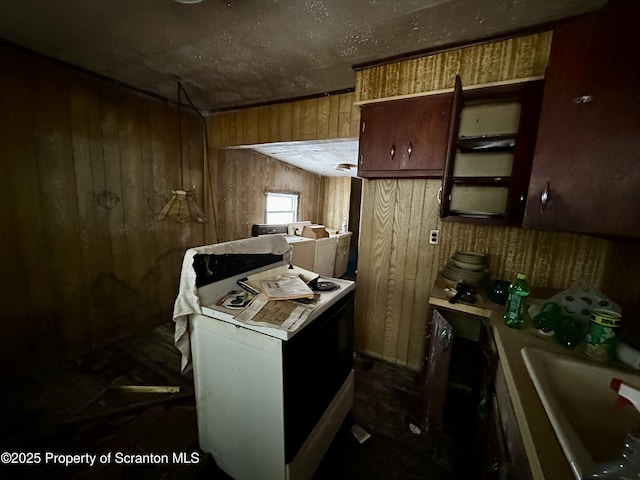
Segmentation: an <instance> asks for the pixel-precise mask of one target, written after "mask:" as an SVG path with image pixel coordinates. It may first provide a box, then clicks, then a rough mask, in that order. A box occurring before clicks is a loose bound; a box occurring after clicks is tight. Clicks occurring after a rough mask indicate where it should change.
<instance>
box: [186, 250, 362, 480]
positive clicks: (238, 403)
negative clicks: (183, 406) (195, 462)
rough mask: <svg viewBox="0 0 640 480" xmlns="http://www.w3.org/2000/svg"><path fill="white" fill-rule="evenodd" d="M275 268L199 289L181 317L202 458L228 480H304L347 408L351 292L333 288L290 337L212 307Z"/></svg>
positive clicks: (345, 285) (342, 284)
mask: <svg viewBox="0 0 640 480" xmlns="http://www.w3.org/2000/svg"><path fill="white" fill-rule="evenodd" d="M217 260H219V259H217ZM237 260H238V258H237V257H234V261H235V262H237ZM282 263H283V262H280V264H282ZM273 265H275V264H273ZM273 265H268V266H265V267H260V268H258V269H256V270H253V271H251V272H241V273H240V274H237V275H233V276H231V277H229V278H225V279H223V280H218V281H216V282H214V283H211V284H208V285H205V286H202V287H200V288H199V289H198V296H199V299H200V305H201V310H202V313H201V314H200V313H196V314H192V315H190V317H189V320H190V331H191V352H192V361H193V371H194V380H195V389H196V407H197V415H198V434H199V440H200V448H201V449H202V450H203V451H205V452H209V453H211V454H212V455H213V457H214V459H215V461H216V463H217V464H218V466H219V467H220V468H221V469H222V470H223V471H225V472H226V473H227V474H229V475H230V476H232V477H233V478H234V479H236V480H255V479H260V480H276V479H277V480H280V479H310V478H311V477H312V475H313V473H314V471H315V470H316V468H317V466H318V464H319V463H320V461H321V460H322V457H323V456H324V454H325V452H326V450H327V448H328V447H329V445H330V443H331V441H332V440H333V437H334V436H335V434H336V432H337V431H338V429H339V427H340V425H341V423H342V422H343V420H344V418H345V416H346V414H347V413H348V411H349V409H350V408H351V405H352V402H353V370H352V365H353V296H354V295H353V290H354V283H353V282H350V281H346V280H339V279H332V281H334V282H335V283H336V284H338V285H339V288H338V289H337V290H334V291H330V292H324V293H321V294H320V299H319V301H318V302H317V304H315V305H314V307H313V311H312V313H311V315H310V316H309V318H308V319H307V320H306V321H304V323H302V324H301V326H299V327H298V328H297V329H295V330H294V331H290V330H286V329H285V330H283V329H281V328H277V327H272V326H262V325H248V324H245V323H243V322H240V321H238V320H237V319H236V318H235V315H234V312H233V311H229V310H228V309H225V308H224V307H221V306H218V305H216V302H218V300H219V299H220V298H222V297H224V296H225V295H226V294H227V293H228V292H229V291H230V290H232V289H238V286H237V284H236V282H237V280H239V279H240V278H242V277H244V276H246V275H247V274H248V273H255V272H258V271H261V270H264V269H265V268H270V267H272V266H273ZM309 379H313V381H311V382H309Z"/></svg>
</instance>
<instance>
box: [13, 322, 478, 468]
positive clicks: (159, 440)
mask: <svg viewBox="0 0 640 480" xmlns="http://www.w3.org/2000/svg"><path fill="white" fill-rule="evenodd" d="M355 379H356V380H355V399H354V405H353V408H352V411H351V412H350V414H349V416H348V418H347V419H346V421H345V422H344V424H343V426H342V428H341V430H340V431H339V433H338V435H337V436H336V438H335V440H334V442H333V444H332V446H331V448H330V450H329V451H328V453H327V454H326V456H325V458H324V460H323V462H322V464H321V465H320V467H319V468H318V470H317V472H316V475H315V477H314V479H316V480H323V479H367V480H375V479H384V480H390V479H408V480H411V479H429V480H437V479H448V478H457V477H459V476H460V477H461V475H460V473H461V472H460V471H459V470H458V469H457V468H456V465H460V458H462V459H463V460H464V456H465V455H467V454H468V453H469V452H468V451H466V448H465V446H464V441H463V440H464V435H459V433H460V432H459V431H458V432H456V431H455V430H449V429H446V431H445V435H444V439H443V441H442V442H441V446H440V448H439V451H438V452H437V453H434V452H432V451H430V450H429V449H428V448H427V446H426V441H425V438H424V436H423V435H420V434H419V432H416V431H412V429H411V425H412V424H413V425H416V424H417V423H418V422H417V419H416V414H417V412H418V405H419V401H420V396H419V394H418V391H419V389H418V385H419V383H418V378H417V374H416V373H415V372H413V371H411V370H408V369H405V368H402V367H398V366H395V365H391V364H388V363H386V362H382V361H379V360H373V359H369V358H363V357H361V356H356V360H355ZM118 385H171V386H179V387H180V393H132V392H128V391H123V390H119V389H117V388H114V386H118ZM0 412H1V413H0V452H5V451H8V452H14V455H13V457H14V460H27V461H28V460H31V461H32V464H30V465H23V466H16V465H1V466H0V478H3V479H5V478H20V479H31V478H33V479H35V478H38V479H40V478H48V479H92V480H93V479H128V478H131V479H133V478H135V479H147V478H149V479H174V478H175V479H204V478H210V479H228V478H229V477H228V476H227V475H225V474H224V473H223V472H222V471H220V470H219V469H218V468H217V466H216V465H215V462H214V461H213V459H212V458H211V457H210V456H209V455H205V454H203V453H202V452H201V451H200V450H199V449H198V440H197V424H196V408H195V398H194V395H193V378H192V377H191V376H190V375H181V374H180V373H179V353H178V351H177V350H176V349H175V347H174V346H173V323H172V322H169V323H167V324H164V325H161V326H159V327H157V328H155V329H153V330H151V331H148V332H145V333H143V334H140V335H136V336H134V337H131V338H128V339H126V340H124V341H121V342H118V343H116V344H114V345H112V346H110V347H108V348H105V349H102V350H100V351H98V352H95V353H93V354H91V355H88V356H86V357H83V358H79V359H77V360H75V361H72V362H68V363H67V364H65V365H62V366H59V367H56V368H53V369H51V370H48V371H44V372H41V373H38V374H36V375H33V376H32V377H29V378H25V379H23V380H21V381H19V382H16V383H13V384H11V385H6V386H4V387H2V388H1V389H0ZM354 424H355V425H358V426H360V427H361V428H362V429H364V430H365V431H366V432H368V433H369V434H370V435H371V437H370V438H369V439H368V440H366V441H365V442H364V443H360V442H359V441H358V440H357V439H356V437H355V436H354V435H353V433H352V431H351V430H352V427H353V426H354ZM414 430H415V429H414ZM460 438H462V439H463V440H460ZM107 452H111V453H112V455H115V452H126V453H134V454H145V453H156V454H164V453H166V454H167V455H169V457H172V455H173V453H174V452H176V453H177V452H186V455H188V456H189V458H191V454H194V455H196V456H197V457H198V460H199V461H197V462H196V463H194V464H176V463H174V462H173V460H172V461H170V462H168V464H161V465H158V464H154V465H135V466H132V465H129V464H122V463H121V464H117V463H116V462H115V460H116V459H115V457H114V458H112V459H111V460H110V461H109V462H107V461H106V458H105V459H104V460H105V461H104V462H103V463H100V461H99V457H98V459H97V460H96V465H93V466H88V465H77V464H76V465H70V466H66V467H65V466H61V465H53V464H51V461H50V460H49V461H47V462H46V463H47V464H46V465H45V458H44V456H45V455H46V454H47V453H49V454H71V453H73V454H76V453H77V454H82V453H94V454H98V455H99V454H105V453H107ZM37 454H39V455H40V462H39V464H33V462H37ZM3 458H4V457H3ZM462 463H464V461H463V462H462ZM256 480H260V479H256Z"/></svg>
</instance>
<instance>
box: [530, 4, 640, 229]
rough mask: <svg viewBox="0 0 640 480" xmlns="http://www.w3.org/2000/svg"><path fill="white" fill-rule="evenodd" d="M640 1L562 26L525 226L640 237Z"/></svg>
mask: <svg viewBox="0 0 640 480" xmlns="http://www.w3.org/2000/svg"><path fill="white" fill-rule="evenodd" d="M638 18H640V2H635V1H633V0H631V1H626V2H624V1H621V2H614V3H612V4H611V5H609V6H607V7H605V8H604V9H603V10H600V11H599V12H596V13H595V14H591V15H588V16H585V17H581V18H579V19H577V20H575V21H572V22H570V23H567V24H565V25H562V26H560V27H558V28H557V29H556V30H555V31H554V34H553V44H552V46H551V55H550V59H549V65H548V68H547V75H546V80H545V89H544V97H543V105H542V112H541V117H540V125H539V129H538V139H537V143H536V150H535V156H534V161H533V168H532V173H531V182H530V186H529V195H528V198H527V206H526V212H525V219H524V225H525V226H527V227H542V228H553V229H560V230H565V231H575V232H584V233H596V234H612V235H631V236H635V237H640V213H639V212H640V168H638V165H639V157H638V152H640V67H639V66H638V62H637V58H638V45H640V29H639V28H638V23H637V22H638Z"/></svg>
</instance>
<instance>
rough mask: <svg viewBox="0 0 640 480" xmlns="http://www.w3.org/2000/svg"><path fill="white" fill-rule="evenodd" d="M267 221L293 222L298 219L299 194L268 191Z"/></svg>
mask: <svg viewBox="0 0 640 480" xmlns="http://www.w3.org/2000/svg"><path fill="white" fill-rule="evenodd" d="M266 217H267V218H266V221H265V223H271V224H273V223H292V222H295V221H297V220H298V194H297V193H277V192H267V215H266Z"/></svg>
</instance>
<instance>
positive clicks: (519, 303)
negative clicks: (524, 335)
mask: <svg viewBox="0 0 640 480" xmlns="http://www.w3.org/2000/svg"><path fill="white" fill-rule="evenodd" d="M529 292H530V290H529V284H528V283H527V275H526V274H524V273H519V274H518V276H517V277H516V280H515V281H514V282H512V283H511V285H509V298H508V299H507V307H506V309H505V312H504V323H506V324H507V326H508V327H511V328H520V327H521V326H522V323H523V322H524V308H525V303H526V301H527V297H528V296H529Z"/></svg>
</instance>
